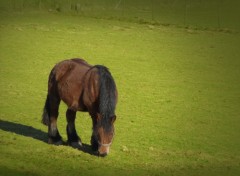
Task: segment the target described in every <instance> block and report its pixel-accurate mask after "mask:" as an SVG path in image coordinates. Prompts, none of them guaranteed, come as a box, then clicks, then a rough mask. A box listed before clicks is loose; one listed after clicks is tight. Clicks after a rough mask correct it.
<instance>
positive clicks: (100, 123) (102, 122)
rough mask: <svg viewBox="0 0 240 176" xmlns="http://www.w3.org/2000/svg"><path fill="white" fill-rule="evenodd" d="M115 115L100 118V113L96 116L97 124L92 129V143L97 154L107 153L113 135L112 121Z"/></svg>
mask: <svg viewBox="0 0 240 176" xmlns="http://www.w3.org/2000/svg"><path fill="white" fill-rule="evenodd" d="M115 120H116V116H115V115H113V116H111V117H108V118H106V117H104V118H102V117H101V115H99V116H98V117H97V124H96V126H95V128H94V131H93V137H92V145H95V147H94V148H95V149H96V150H97V152H98V155H99V156H106V155H107V154H108V153H109V149H110V146H111V144H112V141H113V137H114V122H115Z"/></svg>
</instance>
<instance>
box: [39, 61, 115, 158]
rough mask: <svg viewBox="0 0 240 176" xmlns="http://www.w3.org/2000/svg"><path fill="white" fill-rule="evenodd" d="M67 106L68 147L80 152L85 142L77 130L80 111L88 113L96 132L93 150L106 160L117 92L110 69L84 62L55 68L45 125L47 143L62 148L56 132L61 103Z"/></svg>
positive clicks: (92, 144)
mask: <svg viewBox="0 0 240 176" xmlns="http://www.w3.org/2000/svg"><path fill="white" fill-rule="evenodd" d="M61 100H63V101H64V102H65V103H66V104H67V106H68V109H67V112H66V117H67V136H68V144H69V145H71V146H72V147H74V148H81V147H82V142H81V139H80V137H79V136H78V135H77V132H76V129H75V118H76V112H77V111H83V112H89V114H90V116H91V118H92V125H93V132H92V137H91V146H92V149H93V150H94V151H97V153H98V154H99V156H106V155H107V154H108V153H109V147H110V145H111V144H112V140H113V136H114V122H115V120H116V115H115V107H116V103H117V89H116V85H115V82H114V80H113V77H112V76H111V73H110V72H109V70H108V68H106V67H104V66H101V65H95V66H91V65H89V64H88V63H87V62H86V61H84V60H83V59H70V60H64V61H62V62H60V63H58V64H56V65H55V67H54V68H53V69H52V71H51V73H50V75H49V81H48V94H47V99H46V103H45V106H44V110H43V115H42V123H43V124H45V125H47V126H48V137H49V139H48V143H50V144H56V145H61V144H63V141H62V137H61V135H60V134H59V131H58V128H57V118H58V109H59V104H60V101H61Z"/></svg>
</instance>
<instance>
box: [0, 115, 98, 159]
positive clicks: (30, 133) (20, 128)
mask: <svg viewBox="0 0 240 176" xmlns="http://www.w3.org/2000/svg"><path fill="white" fill-rule="evenodd" d="M0 129H1V130H3V131H7V132H13V133H16V134H18V135H22V136H26V137H31V138H34V139H37V140H40V141H42V142H45V143H48V141H47V136H48V134H47V133H46V132H44V131H42V130H39V129H36V128H33V127H31V126H27V125H23V124H19V123H15V122H9V121H4V120H1V119H0ZM64 145H67V143H65V144H64ZM79 150H81V151H82V152H84V153H88V154H90V155H95V156H96V153H95V152H94V151H93V150H92V148H91V146H90V145H88V144H83V146H82V147H81V148H80V149H79Z"/></svg>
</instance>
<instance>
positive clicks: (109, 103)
mask: <svg viewBox="0 0 240 176" xmlns="http://www.w3.org/2000/svg"><path fill="white" fill-rule="evenodd" d="M95 67H96V68H97V69H98V73H99V81H100V96H99V111H100V114H101V115H102V116H103V118H105V119H108V118H113V116H115V107H116V100H117V97H116V96H117V95H116V91H117V90H116V84H115V82H114V80H113V77H112V75H111V73H110V72H109V70H108V68H106V67H104V66H101V65H96V66H95Z"/></svg>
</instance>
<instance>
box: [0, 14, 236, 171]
mask: <svg viewBox="0 0 240 176" xmlns="http://www.w3.org/2000/svg"><path fill="white" fill-rule="evenodd" d="M239 39H240V37H239V34H229V33H219V32H214V31H201V30H191V29H183V28H174V27H164V26H155V25H147V24H141V25H140V24H136V23H129V22H123V21H114V20H101V19H92V18H86V17H76V16H75V17H74V16H67V15H61V14H58V15H56V14H49V13H11V14H10V13H1V14H0V50H1V52H0V75H1V77H0V92H1V93H0V112H1V113H0V119H1V121H0V136H1V141H0V143H1V145H0V155H1V157H0V166H1V167H0V174H1V175H50V174H57V175H66V173H67V174H69V175H77V174H78V175H81V174H82V175H92V174H95V175H103V174H105V175H123V174H130V175H238V174H239V173H240V157H239V156H240V155H239V147H240V141H239V137H240V130H239V129H240V128H239V124H240V123H239V122H240V119H239V114H240V109H239V105H240V93H239V90H240V80H239V78H240V70H239V68H240V59H239V58H240V57H239V56H240V50H239V46H240V40H239ZM73 57H83V58H85V59H86V60H87V61H88V62H89V63H91V64H93V65H94V64H104V65H106V66H107V67H109V68H110V71H111V72H112V74H113V76H114V78H115V81H116V84H117V87H118V90H119V104H118V106H117V116H118V117H117V121H116V137H115V139H114V142H113V145H112V148H111V151H110V155H109V156H108V157H107V158H104V159H103V158H97V157H95V156H92V155H90V154H89V153H86V152H82V151H78V150H75V149H72V148H70V147H68V146H59V147H57V146H52V145H48V144H47V143H46V140H47V135H46V132H47V129H46V127H45V126H43V125H42V124H41V123H40V120H41V113H42V108H43V105H44V102H45V97H46V91H47V78H48V74H49V72H50V70H51V68H52V67H53V66H54V64H55V63H57V62H59V61H60V60H62V59H67V58H73ZM65 111H66V106H65V105H64V104H61V107H60V117H59V130H60V133H61V134H62V136H63V138H64V140H66V139H67V136H66V132H65V129H66V128H65V126H66V122H65V121H66V120H65V117H64V116H65ZM76 126H77V131H78V133H79V135H80V136H81V138H82V140H83V142H84V143H85V144H89V143H90V136H91V120H90V118H89V116H88V114H87V113H78V118H77V122H76ZM28 133H29V134H28Z"/></svg>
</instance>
